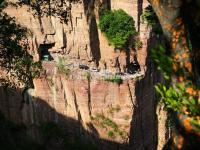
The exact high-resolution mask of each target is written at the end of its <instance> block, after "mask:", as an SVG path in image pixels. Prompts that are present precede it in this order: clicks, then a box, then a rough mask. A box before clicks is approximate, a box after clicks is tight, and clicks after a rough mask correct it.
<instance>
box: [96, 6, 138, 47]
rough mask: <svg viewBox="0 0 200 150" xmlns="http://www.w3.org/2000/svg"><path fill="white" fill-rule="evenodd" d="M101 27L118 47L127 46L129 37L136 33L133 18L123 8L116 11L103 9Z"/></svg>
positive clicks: (110, 40) (109, 39)
mask: <svg viewBox="0 0 200 150" xmlns="http://www.w3.org/2000/svg"><path fill="white" fill-rule="evenodd" d="M99 28H100V30H101V31H102V32H103V33H104V34H105V36H106V37H107V39H108V41H109V42H110V43H111V44H113V45H114V46H115V47H116V48H123V47H125V46H126V45H127V44H128V40H129V38H130V37H131V36H134V35H136V30H135V22H134V20H133V18H132V17H131V16H129V15H128V14H127V13H126V12H125V11H123V10H122V9H119V10H114V11H110V10H103V11H102V12H101V17H100V21H99Z"/></svg>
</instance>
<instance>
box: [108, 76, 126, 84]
mask: <svg viewBox="0 0 200 150" xmlns="http://www.w3.org/2000/svg"><path fill="white" fill-rule="evenodd" d="M105 81H109V82H114V83H118V84H121V83H122V82H123V80H122V79H121V77H120V76H116V75H115V76H112V77H110V78H106V79H105Z"/></svg>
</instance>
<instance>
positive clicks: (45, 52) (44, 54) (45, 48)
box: [39, 43, 55, 61]
mask: <svg viewBox="0 0 200 150" xmlns="http://www.w3.org/2000/svg"><path fill="white" fill-rule="evenodd" d="M54 45H55V44H54V43H52V44H41V45H40V46H39V53H40V60H42V61H45V60H46V61H52V60H54V58H53V57H52V55H51V52H50V51H49V49H51V48H53V47H54Z"/></svg>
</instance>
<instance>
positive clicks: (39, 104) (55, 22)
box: [0, 0, 168, 150]
mask: <svg viewBox="0 0 200 150" xmlns="http://www.w3.org/2000/svg"><path fill="white" fill-rule="evenodd" d="M10 1H13V0H10ZM13 2H14V1H13ZM101 2H102V3H104V4H105V5H109V6H110V8H111V9H119V8H122V9H124V10H125V11H126V12H127V13H128V14H129V15H131V16H133V18H134V20H135V22H136V26H137V30H138V31H139V33H140V39H141V41H142V43H143V47H142V48H141V49H138V50H134V51H131V52H130V53H129V54H128V55H127V54H126V53H124V52H119V51H117V52H115V51H114V48H113V47H112V46H109V44H108V42H107V41H106V38H105V37H104V36H103V35H102V34H101V32H100V31H99V30H98V27H97V23H98V13H97V10H96V9H97V7H96V2H95V1H93V0H83V1H81V2H79V3H72V4H71V11H70V12H71V14H70V22H69V23H68V24H65V23H63V22H60V20H59V18H56V17H54V16H44V17H42V18H40V19H38V18H36V17H34V16H33V15H32V12H31V10H30V8H29V7H28V6H25V5H24V6H22V7H18V8H15V7H13V6H8V7H7V8H6V10H5V11H6V12H7V13H8V14H9V15H10V16H14V17H15V18H16V21H18V22H19V23H20V24H21V25H23V26H26V27H28V28H29V29H30V30H31V31H32V32H33V36H32V37H29V42H30V45H31V50H30V53H31V54H32V55H33V56H34V59H35V60H39V59H40V55H41V54H40V51H41V50H42V48H45V47H46V48H47V47H48V48H47V49H48V51H49V52H50V53H51V55H52V56H53V58H54V60H57V59H58V57H59V56H61V55H62V56H64V58H65V59H66V60H68V61H69V62H73V61H75V62H76V63H77V64H82V63H83V64H87V65H88V66H89V67H90V68H97V67H98V68H99V69H101V70H109V71H111V72H116V71H117V70H121V71H122V70H123V69H122V68H123V66H126V65H127V63H130V62H133V61H136V60H134V56H136V59H137V61H138V63H139V66H140V70H141V71H140V72H139V75H138V76H134V75H133V76H129V77H128V78H125V79H124V80H123V83H122V84H117V83H111V82H108V81H105V79H104V76H103V77H102V76H101V75H99V74H98V73H95V72H88V71H83V70H73V71H71V74H70V75H69V76H65V75H63V74H60V73H59V72H58V70H57V67H56V65H55V63H54V62H46V63H43V66H44V68H45V69H46V74H45V75H44V76H42V77H41V78H38V79H35V80H34V86H35V88H34V89H29V90H27V91H26V94H25V95H23V97H22V95H21V94H19V93H17V92H16V91H13V90H8V89H5V88H3V87H1V88H0V109H1V111H3V112H4V114H5V115H6V116H7V117H8V118H10V119H11V120H14V121H16V122H23V123H25V124H26V125H27V126H28V127H29V128H30V130H29V131H30V133H29V134H30V135H32V136H33V137H35V138H38V137H39V133H38V132H37V126H38V125H39V124H40V123H42V122H45V121H54V122H57V123H60V124H63V125H65V126H66V127H67V129H68V132H69V133H70V134H71V135H75V134H78V135H79V136H82V137H83V138H85V137H88V138H91V139H93V138H94V139H96V141H97V142H98V143H99V147H100V149H102V150H103V149H108V150H109V149H114V150H115V149H116V150H117V149H121V150H123V149H126V148H127V147H128V148H129V149H137V150H143V149H149V150H153V149H162V147H163V145H164V144H165V142H166V140H167V138H168V135H167V134H168V133H167V132H168V130H167V127H166V117H167V114H166V113H165V111H163V110H162V107H160V106H157V102H156V98H155V91H154V85H155V83H156V82H159V81H161V80H162V77H160V76H159V74H158V73H157V72H156V70H155V67H154V66H153V64H152V62H151V60H150V58H149V47H150V45H149V43H150V42H153V40H154V39H152V38H151V36H150V29H149V28H148V27H147V25H146V24H144V23H141V22H140V16H141V14H142V11H143V9H144V8H145V7H146V6H147V5H148V2H147V1H146V0H144V1H136V0H110V2H108V1H105V2H104V1H101ZM151 44H152V43H151ZM127 57H128V58H129V60H127ZM116 60H117V61H118V62H116ZM73 63H74V62H73ZM116 64H118V65H116ZM105 66H106V67H105ZM61 116H62V117H61ZM68 118H70V119H73V120H76V121H77V123H76V124H75V123H70V121H69V119H68ZM105 119H109V120H111V121H112V123H113V124H114V125H115V126H117V127H115V128H117V130H116V129H114V128H113V127H112V126H109V125H107V124H106V123H104V121H105ZM102 124H103V125H102ZM94 129H95V132H94ZM83 131H84V132H83ZM85 131H86V133H85ZM109 131H112V132H114V136H112V137H110V136H108V132H109ZM100 139H101V140H100ZM109 141H110V142H112V144H109ZM124 146H125V147H124Z"/></svg>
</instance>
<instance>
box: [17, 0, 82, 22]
mask: <svg viewBox="0 0 200 150" xmlns="http://www.w3.org/2000/svg"><path fill="white" fill-rule="evenodd" d="M79 1H80V0H67V1H63V0H61V1H59V0H53V1H51V2H50V1H49V0H29V1H26V0H19V3H18V5H19V6H21V5H29V6H30V7H31V8H32V10H33V13H34V15H35V16H39V17H42V16H56V17H58V18H60V20H61V21H63V22H65V23H67V22H68V19H69V17H70V11H71V5H69V4H68V3H67V2H69V3H78V2H79Z"/></svg>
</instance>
